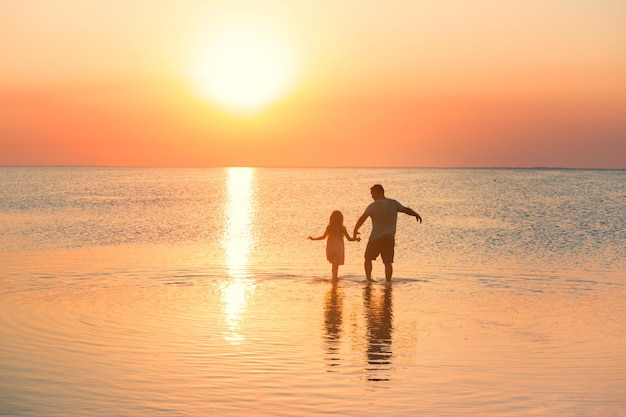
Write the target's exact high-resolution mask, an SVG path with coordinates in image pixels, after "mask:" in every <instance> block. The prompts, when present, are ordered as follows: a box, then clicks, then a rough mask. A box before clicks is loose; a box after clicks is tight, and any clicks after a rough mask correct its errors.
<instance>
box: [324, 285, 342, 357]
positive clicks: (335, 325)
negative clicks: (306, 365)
mask: <svg viewBox="0 0 626 417" xmlns="http://www.w3.org/2000/svg"><path fill="white" fill-rule="evenodd" d="M342 307H343V293H342V292H341V291H340V290H339V289H338V287H337V280H333V285H332V286H331V287H330V289H329V290H328V293H327V294H326V302H325V304H324V328H325V333H326V335H325V338H326V354H327V360H328V365H329V366H338V365H339V349H340V347H341V325H342V322H343V319H342Z"/></svg>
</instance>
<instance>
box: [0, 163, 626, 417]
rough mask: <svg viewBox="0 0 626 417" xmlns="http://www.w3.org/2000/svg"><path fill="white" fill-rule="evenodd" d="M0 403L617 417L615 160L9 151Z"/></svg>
mask: <svg viewBox="0 0 626 417" xmlns="http://www.w3.org/2000/svg"><path fill="white" fill-rule="evenodd" d="M374 184H382V185H383V187H384V188H385V191H386V195H387V197H388V198H393V199H396V200H398V201H399V202H400V203H401V204H403V205H404V206H406V207H410V208H412V209H413V210H415V211H416V212H418V213H419V214H420V216H421V217H422V219H423V222H422V223H419V222H417V221H416V219H415V218H414V217H411V216H408V215H405V214H403V213H400V214H399V218H398V229H397V234H396V253H395V260H394V276H393V280H392V281H391V283H389V284H387V283H386V282H385V279H384V268H383V264H382V262H381V260H380V259H378V260H376V261H374V268H373V270H374V272H373V275H374V277H375V279H376V281H375V282H371V283H370V282H367V281H366V280H365V275H364V272H363V253H364V251H365V246H366V242H367V238H368V235H369V231H370V230H371V225H370V222H369V220H368V221H367V222H366V223H365V224H364V225H363V226H362V227H361V230H360V231H361V237H362V238H363V239H362V240H361V241H360V242H348V241H346V242H345V257H346V259H345V264H344V265H342V266H341V267H340V268H339V279H338V280H336V281H334V280H332V279H331V265H330V264H329V263H328V262H327V260H326V256H325V242H324V241H311V240H309V239H308V237H309V236H319V235H321V234H323V232H324V230H325V228H326V225H327V224H328V220H329V217H330V214H331V213H332V211H334V210H340V211H341V212H342V213H343V215H344V224H345V226H346V227H347V230H348V231H350V232H351V231H352V229H353V227H354V224H355V223H356V221H357V219H358V218H359V216H360V215H361V214H362V213H363V211H364V209H365V208H366V207H367V205H368V204H369V203H370V202H371V201H372V200H371V196H370V187H371V186H372V185H374ZM0 415H2V416H14V417H18V416H29V417H30V416H33V417H42V416H46V417H53V416H59V417H60V416H63V417H66V416H81V417H92V416H94V417H95V416H116V417H122V416H129V417H139V416H141V417H143V416H168V417H169V416H560V417H562V416H599V417H612V416H615V417H617V416H620V417H624V416H626V171H625V170H569V169H418V168H336V169H330V168H315V169H314V168H247V167H233V168H206V169H201V168H194V169H182V168H93V167H92V168H88V167H2V168H0Z"/></svg>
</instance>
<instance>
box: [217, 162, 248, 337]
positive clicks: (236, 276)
mask: <svg viewBox="0 0 626 417" xmlns="http://www.w3.org/2000/svg"><path fill="white" fill-rule="evenodd" d="M227 173H228V174H227V195H228V203H227V204H226V205H225V212H224V219H225V224H226V228H225V232H224V236H223V238H222V246H223V248H224V250H225V252H226V265H227V268H228V275H229V279H227V280H225V281H224V283H223V284H222V287H221V293H222V309H223V311H224V316H225V321H226V324H227V326H228V333H227V334H226V339H227V340H229V341H231V342H232V343H237V342H239V341H241V340H243V336H242V335H241V333H240V325H241V321H242V319H243V314H244V312H245V310H246V306H247V304H248V299H249V298H250V296H251V294H252V293H253V291H254V281H253V280H251V279H250V276H249V269H248V268H249V266H248V265H249V256H250V251H251V249H252V247H253V245H254V235H253V233H252V219H253V217H254V213H255V206H256V204H255V197H254V168H228V171H227Z"/></svg>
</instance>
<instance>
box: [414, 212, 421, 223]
mask: <svg viewBox="0 0 626 417" xmlns="http://www.w3.org/2000/svg"><path fill="white" fill-rule="evenodd" d="M415 220H416V221H417V222H418V223H421V222H422V217H421V216H420V215H419V214H417V213H415Z"/></svg>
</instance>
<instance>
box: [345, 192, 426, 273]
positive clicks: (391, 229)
mask: <svg viewBox="0 0 626 417" xmlns="http://www.w3.org/2000/svg"><path fill="white" fill-rule="evenodd" d="M370 191H371V193H372V198H373V199H374V202H373V203H371V204H370V205H369V206H367V208H366V209H365V211H364V212H363V214H362V215H361V217H359V220H357V222H356V225H355V226H354V231H353V232H352V236H353V238H356V236H357V233H358V231H359V228H360V227H361V226H362V225H363V223H364V222H365V220H367V218H368V217H371V219H372V231H371V233H370V238H369V241H368V242H367V248H366V249H365V264H364V267H365V277H366V278H367V280H368V281H372V261H373V260H375V259H376V258H377V257H378V255H380V256H381V258H382V260H383V263H384V264H385V279H386V280H387V282H391V276H392V275H393V257H394V253H395V236H396V224H397V222H398V212H402V213H405V214H408V215H409V216H414V217H415V220H417V221H418V222H419V223H421V222H422V218H421V217H420V215H419V214H417V213H416V212H415V211H413V210H412V209H410V208H408V207H404V206H403V205H402V204H400V203H399V202H397V201H396V200H392V199H390V198H386V197H385V189H384V188H383V186H382V185H380V184H376V185H374V186H372V188H370Z"/></svg>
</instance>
